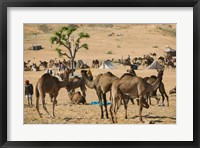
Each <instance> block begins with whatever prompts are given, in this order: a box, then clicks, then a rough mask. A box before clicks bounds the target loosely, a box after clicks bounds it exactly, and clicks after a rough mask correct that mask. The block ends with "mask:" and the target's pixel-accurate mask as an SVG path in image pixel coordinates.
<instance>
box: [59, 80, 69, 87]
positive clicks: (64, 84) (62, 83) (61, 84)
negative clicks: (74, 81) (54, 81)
mask: <svg viewBox="0 0 200 148" xmlns="http://www.w3.org/2000/svg"><path fill="white" fill-rule="evenodd" d="M58 86H59V89H61V88H63V87H66V86H67V81H66V80H64V81H59V82H58Z"/></svg>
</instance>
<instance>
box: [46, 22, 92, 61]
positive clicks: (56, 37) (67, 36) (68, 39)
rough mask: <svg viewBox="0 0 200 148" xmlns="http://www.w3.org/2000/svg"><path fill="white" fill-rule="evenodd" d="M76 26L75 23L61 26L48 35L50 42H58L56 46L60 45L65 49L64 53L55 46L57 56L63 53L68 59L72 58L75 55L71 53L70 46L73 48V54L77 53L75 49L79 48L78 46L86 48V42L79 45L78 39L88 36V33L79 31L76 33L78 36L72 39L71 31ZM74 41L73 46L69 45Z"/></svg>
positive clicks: (74, 29)
mask: <svg viewBox="0 0 200 148" xmlns="http://www.w3.org/2000/svg"><path fill="white" fill-rule="evenodd" d="M77 28H78V26H76V25H69V26H65V27H62V28H61V29H60V30H58V31H57V32H55V33H54V34H53V35H52V36H51V37H50V42H51V43H52V44H54V43H55V44H58V47H59V46H62V47H64V48H66V49H67V52H65V53H62V52H61V49H59V48H56V51H57V52H58V55H59V57H61V56H63V55H65V56H67V57H68V58H69V59H73V58H74V57H75V55H73V53H72V47H73V48H74V51H75V52H74V54H76V53H77V51H78V50H79V49H80V48H85V49H88V44H86V43H83V44H82V45H80V40H81V39H82V38H89V37H90V36H89V34H88V33H83V32H81V33H79V34H78V35H79V36H78V38H77V39H76V41H73V40H72V37H73V36H72V33H73V32H74V31H76V30H77ZM74 43H75V46H71V45H72V44H74Z"/></svg>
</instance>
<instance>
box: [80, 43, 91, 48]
mask: <svg viewBox="0 0 200 148" xmlns="http://www.w3.org/2000/svg"><path fill="white" fill-rule="evenodd" d="M81 47H83V48H85V49H89V48H88V44H83V45H81Z"/></svg>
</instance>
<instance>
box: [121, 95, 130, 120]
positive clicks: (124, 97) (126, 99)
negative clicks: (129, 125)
mask: <svg viewBox="0 0 200 148" xmlns="http://www.w3.org/2000/svg"><path fill="white" fill-rule="evenodd" d="M122 99H123V102H124V109H125V116H124V117H125V119H127V104H128V102H129V99H130V98H129V97H128V96H126V95H123V94H122Z"/></svg>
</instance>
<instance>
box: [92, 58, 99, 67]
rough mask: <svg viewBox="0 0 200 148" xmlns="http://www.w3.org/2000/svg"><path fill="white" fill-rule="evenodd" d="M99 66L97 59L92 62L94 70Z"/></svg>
mask: <svg viewBox="0 0 200 148" xmlns="http://www.w3.org/2000/svg"><path fill="white" fill-rule="evenodd" d="M99 66H100V65H99V60H97V59H96V60H93V61H92V68H99Z"/></svg>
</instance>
